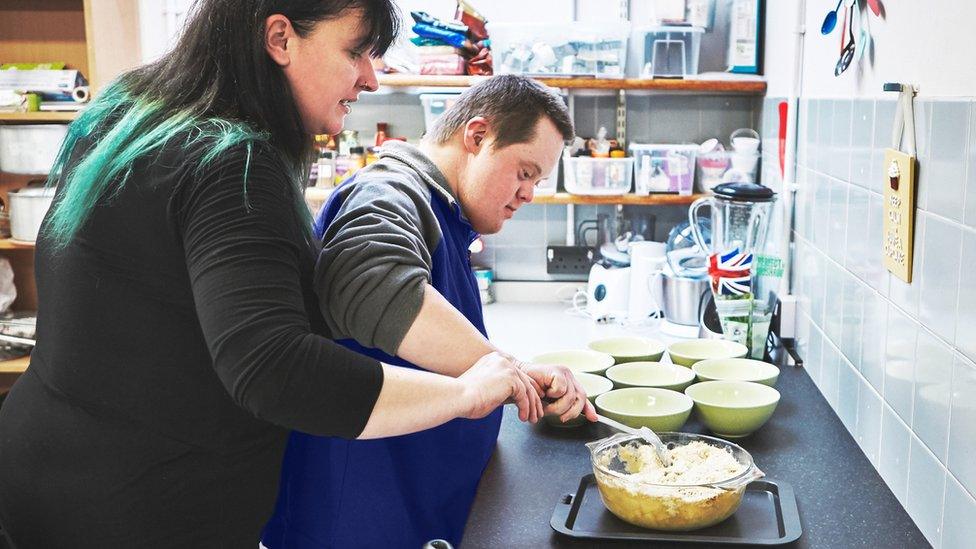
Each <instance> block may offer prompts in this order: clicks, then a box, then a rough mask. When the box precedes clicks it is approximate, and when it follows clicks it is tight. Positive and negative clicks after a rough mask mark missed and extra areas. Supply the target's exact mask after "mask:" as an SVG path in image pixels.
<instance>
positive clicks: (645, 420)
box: [596, 387, 693, 432]
mask: <svg viewBox="0 0 976 549" xmlns="http://www.w3.org/2000/svg"><path fill="white" fill-rule="evenodd" d="M692 404H693V403H692V401H691V399H690V398H688V397H687V396H686V395H683V394H681V393H679V392H677V391H670V390H668V389H657V388H655V387H628V388H626V389H614V390H613V391H608V392H606V393H603V394H602V395H600V396H598V397H596V409H597V410H598V411H599V412H600V413H601V414H603V415H605V416H607V417H609V418H611V419H615V420H617V421H619V422H621V423H623V424H624V425H629V426H631V427H634V428H639V427H649V428H650V429H651V430H652V431H659V432H663V431H677V430H679V429H681V426H682V425H684V424H685V422H686V421H688V416H689V415H691V407H692Z"/></svg>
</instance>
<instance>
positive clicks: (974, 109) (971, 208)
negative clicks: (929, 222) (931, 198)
mask: <svg viewBox="0 0 976 549" xmlns="http://www.w3.org/2000/svg"><path fill="white" fill-rule="evenodd" d="M967 143H968V146H967V151H966V164H967V170H966V207H965V214H964V219H965V222H966V225H967V226H969V227H972V228H976V102H971V103H970V108H969V138H968V139H967Z"/></svg>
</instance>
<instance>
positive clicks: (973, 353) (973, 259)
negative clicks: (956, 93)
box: [955, 166, 976, 360]
mask: <svg viewBox="0 0 976 549" xmlns="http://www.w3.org/2000/svg"><path fill="white" fill-rule="evenodd" d="M974 168H976V166H974ZM974 191H976V187H974ZM959 264H960V265H962V266H964V267H965V268H967V269H970V268H972V265H976V231H973V230H969V229H966V230H964V231H962V253H960V254H959ZM967 274H968V272H967ZM957 303H958V307H959V311H958V318H957V319H956V337H955V342H956V346H957V347H958V348H959V350H961V351H962V352H963V353H965V354H966V356H968V357H969V358H970V359H972V360H976V279H974V278H973V277H972V276H965V277H963V278H962V279H961V281H960V284H959V299H958V302H957Z"/></svg>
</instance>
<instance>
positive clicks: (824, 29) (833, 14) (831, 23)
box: [820, 0, 844, 35]
mask: <svg viewBox="0 0 976 549" xmlns="http://www.w3.org/2000/svg"><path fill="white" fill-rule="evenodd" d="M843 1H844V0H837V7H835V8H834V11H828V12H827V16H826V17H824V21H823V25H820V34H823V35H827V34H830V33H832V32H834V27H836V26H837V10H839V9H840V5H841V2H843Z"/></svg>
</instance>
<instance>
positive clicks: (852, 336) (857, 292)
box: [840, 273, 870, 370]
mask: <svg viewBox="0 0 976 549" xmlns="http://www.w3.org/2000/svg"><path fill="white" fill-rule="evenodd" d="M866 291H870V290H868V289H867V288H866V287H864V286H862V284H861V283H860V282H858V280H857V279H856V278H854V276H852V275H851V274H850V273H845V280H844V304H843V311H842V312H841V332H840V351H841V353H843V355H844V357H845V358H847V360H848V361H849V362H851V364H853V365H854V369H856V370H860V368H861V323H862V322H863V320H864V311H863V307H864V297H865V292H866Z"/></svg>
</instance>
